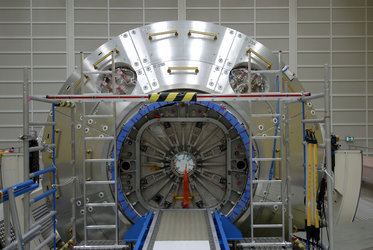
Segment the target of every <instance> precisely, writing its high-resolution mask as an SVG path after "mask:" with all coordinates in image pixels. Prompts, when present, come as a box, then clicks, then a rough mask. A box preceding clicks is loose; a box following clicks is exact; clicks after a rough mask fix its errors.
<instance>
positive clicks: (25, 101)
mask: <svg viewBox="0 0 373 250" xmlns="http://www.w3.org/2000/svg"><path fill="white" fill-rule="evenodd" d="M28 82H29V78H28V69H27V68H26V67H25V68H24V69H23V136H24V139H23V180H24V181H27V180H28V179H30V177H29V176H30V169H29V161H30V159H29V154H30V152H29V139H28V137H29V134H30V130H29V118H30V117H29V100H28V98H29V86H28ZM23 216H24V217H23V218H24V224H23V232H24V233H26V232H28V230H29V228H30V193H28V192H27V193H25V195H24V198H23ZM28 247H29V244H28V243H26V244H25V248H26V249H28Z"/></svg>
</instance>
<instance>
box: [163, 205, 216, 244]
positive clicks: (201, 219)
mask: <svg viewBox="0 0 373 250" xmlns="http://www.w3.org/2000/svg"><path fill="white" fill-rule="evenodd" d="M208 239H209V237H208V232H207V225H206V219H205V211H187V210H185V211H167V212H166V213H163V215H162V217H161V218H160V225H159V229H158V232H157V237H156V241H177V240H183V241H186V240H193V241H195V240H208Z"/></svg>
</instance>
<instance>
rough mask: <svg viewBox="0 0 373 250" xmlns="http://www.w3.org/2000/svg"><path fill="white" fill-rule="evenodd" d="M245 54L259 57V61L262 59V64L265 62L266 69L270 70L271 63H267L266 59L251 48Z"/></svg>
mask: <svg viewBox="0 0 373 250" xmlns="http://www.w3.org/2000/svg"><path fill="white" fill-rule="evenodd" d="M246 53H253V54H254V55H256V56H257V57H259V58H260V59H262V61H263V62H265V63H266V64H268V67H267V69H271V68H272V63H271V62H270V61H268V60H267V59H265V58H264V57H263V56H262V55H260V54H259V53H258V52H256V51H255V50H253V49H252V48H250V49H248V50H246Z"/></svg>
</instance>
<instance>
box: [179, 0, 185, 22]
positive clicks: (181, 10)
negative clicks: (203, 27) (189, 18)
mask: <svg viewBox="0 0 373 250" xmlns="http://www.w3.org/2000/svg"><path fill="white" fill-rule="evenodd" d="M177 18H178V20H186V0H178V1H177Z"/></svg>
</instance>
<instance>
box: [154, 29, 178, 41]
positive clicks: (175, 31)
mask: <svg viewBox="0 0 373 250" xmlns="http://www.w3.org/2000/svg"><path fill="white" fill-rule="evenodd" d="M167 34H175V36H178V35H179V33H178V32H177V30H169V31H163V32H157V33H150V34H149V40H152V39H153V36H160V35H167Z"/></svg>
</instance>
